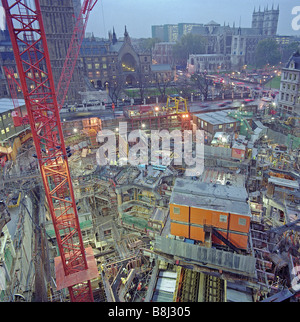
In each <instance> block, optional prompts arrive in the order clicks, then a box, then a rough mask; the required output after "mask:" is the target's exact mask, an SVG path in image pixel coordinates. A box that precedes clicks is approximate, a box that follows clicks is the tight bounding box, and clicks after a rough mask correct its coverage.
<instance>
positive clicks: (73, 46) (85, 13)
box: [56, 0, 98, 108]
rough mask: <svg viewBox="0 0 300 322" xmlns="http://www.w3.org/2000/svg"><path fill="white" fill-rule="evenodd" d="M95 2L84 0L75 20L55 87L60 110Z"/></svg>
mask: <svg viewBox="0 0 300 322" xmlns="http://www.w3.org/2000/svg"><path fill="white" fill-rule="evenodd" d="M97 2H98V0H84V2H83V4H82V7H81V10H80V14H79V16H78V18H77V20H76V24H75V28H74V31H73V34H72V38H71V42H70V45H69V48H68V52H67V56H66V59H65V62H64V66H63V69H62V73H61V76H60V79H59V81H58V85H57V92H56V96H57V101H58V103H59V106H60V108H62V107H63V105H64V102H65V99H66V97H67V93H68V89H69V86H70V82H71V79H72V75H73V72H74V69H75V66H76V62H77V59H78V55H79V51H80V47H81V44H82V41H83V38H84V35H85V30H86V26H87V22H88V19H89V15H90V12H91V11H92V9H93V8H94V6H95V4H96V3H97Z"/></svg>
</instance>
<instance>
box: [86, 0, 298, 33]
mask: <svg viewBox="0 0 300 322" xmlns="http://www.w3.org/2000/svg"><path fill="white" fill-rule="evenodd" d="M272 4H274V7H276V8H277V5H278V4H279V9H280V13H279V22H278V31H277V33H278V34H280V35H297V34H298V35H300V30H298V31H295V30H293V28H292V25H291V23H292V20H293V18H295V17H296V15H292V9H293V8H294V7H296V6H300V3H299V1H298V0H98V3H97V4H96V6H95V8H94V9H93V11H92V13H91V15H90V19H89V23H88V26H87V31H88V32H89V31H93V32H94V35H95V36H98V37H105V38H107V35H108V31H110V30H112V29H113V27H114V28H115V31H116V34H117V36H118V37H123V34H124V28H125V25H126V26H127V30H128V32H129V35H130V36H131V37H134V38H142V37H144V38H147V37H151V26H152V25H163V24H177V23H180V22H187V23H188V22H190V23H207V22H209V21H211V20H214V21H216V22H218V23H219V24H221V25H223V24H224V22H225V23H226V25H227V24H228V23H229V24H230V26H232V24H233V22H235V25H236V26H239V22H240V20H241V26H242V27H251V19H252V13H253V9H254V7H255V8H256V10H258V7H259V6H260V7H261V10H263V9H264V7H266V6H267V5H268V6H269V8H270V7H272ZM298 15H300V11H299V12H298ZM298 24H300V21H299V22H298Z"/></svg>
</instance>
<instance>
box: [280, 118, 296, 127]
mask: <svg viewBox="0 0 300 322" xmlns="http://www.w3.org/2000/svg"><path fill="white" fill-rule="evenodd" d="M299 122H300V118H299V117H289V118H288V119H287V120H286V121H285V122H284V124H285V125H289V126H292V127H296V126H299Z"/></svg>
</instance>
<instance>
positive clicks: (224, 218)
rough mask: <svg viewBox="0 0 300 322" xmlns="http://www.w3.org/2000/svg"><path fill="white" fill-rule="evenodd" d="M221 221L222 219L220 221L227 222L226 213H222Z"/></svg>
mask: <svg viewBox="0 0 300 322" xmlns="http://www.w3.org/2000/svg"><path fill="white" fill-rule="evenodd" d="M219 221H220V222H227V216H225V215H220V218H219Z"/></svg>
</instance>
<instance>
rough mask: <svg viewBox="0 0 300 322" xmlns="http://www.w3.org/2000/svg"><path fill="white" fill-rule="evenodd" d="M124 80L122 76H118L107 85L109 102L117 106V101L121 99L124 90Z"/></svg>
mask: <svg viewBox="0 0 300 322" xmlns="http://www.w3.org/2000/svg"><path fill="white" fill-rule="evenodd" d="M124 84H125V78H124V76H123V75H119V76H118V77H116V78H115V79H111V80H110V81H109V82H108V83H107V89H108V95H109V97H110V99H111V101H112V102H113V103H114V104H115V106H117V104H118V100H119V99H120V98H121V94H122V92H123V89H124Z"/></svg>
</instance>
